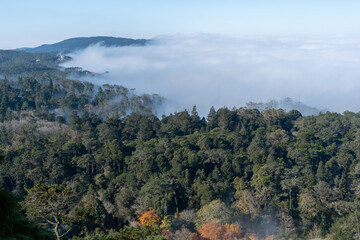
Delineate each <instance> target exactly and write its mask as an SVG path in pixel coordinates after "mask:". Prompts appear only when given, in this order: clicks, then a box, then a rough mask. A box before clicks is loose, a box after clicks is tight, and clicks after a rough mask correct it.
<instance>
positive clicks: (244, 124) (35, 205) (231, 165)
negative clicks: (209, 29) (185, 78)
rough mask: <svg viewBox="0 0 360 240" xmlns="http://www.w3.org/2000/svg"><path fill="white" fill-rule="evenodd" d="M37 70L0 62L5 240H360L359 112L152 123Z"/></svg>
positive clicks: (124, 102) (127, 103)
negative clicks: (1, 72)
mask: <svg viewBox="0 0 360 240" xmlns="http://www.w3.org/2000/svg"><path fill="white" fill-rule="evenodd" d="M23 54H29V53H23ZM0 56H1V55H0ZM29 56H30V55H29ZM47 56H50V55H47ZM31 61H33V60H31ZM56 61H57V60H56ZM40 62H41V60H40ZM34 64H35V65H36V64H39V61H38V62H37V61H36V59H35V63H34ZM44 66H47V68H49V69H51V71H49V69H47V68H45V69H37V68H36V69H37V70H36V71H35V72H36V74H34V71H32V70H31V71H28V72H25V73H24V72H21V74H20V73H18V72H16V71H17V68H14V69H12V68H11V66H10V65H9V66H7V65H4V64H2V65H1V64H0V67H4V68H5V67H6V69H8V71H9V72H8V73H7V74H4V76H3V79H2V80H0V153H1V158H0V162H1V163H0V164H1V168H0V176H1V178H0V179H1V185H2V188H0V202H1V205H0V238H1V239H74V240H81V239H83V240H90V239H102V240H115V239H174V240H177V239H203V240H205V239H210V240H213V239H251V240H254V239H311V238H314V239H315V238H328V239H337V240H340V239H344V240H345V239H359V237H360V226H359V218H360V212H359V210H360V182H359V180H358V179H359V176H360V161H359V159H360V114H357V113H352V112H344V113H343V114H338V113H331V112H326V113H320V114H319V115H317V116H302V115H301V113H300V112H299V111H297V110H291V111H288V112H286V111H284V110H282V109H277V110H276V109H265V110H263V111H259V110H257V109H251V108H234V109H232V110H229V109H227V108H225V107H224V108H220V109H214V108H211V109H210V110H209V114H208V115H207V117H206V118H202V117H200V116H199V115H198V113H197V111H196V107H195V106H194V108H193V109H192V111H187V110H184V111H181V112H176V113H173V114H170V115H167V116H165V115H164V116H162V117H161V118H159V117H158V116H157V115H156V114H154V106H156V104H159V103H161V101H162V98H161V97H160V96H158V95H146V94H144V95H140V96H139V95H136V94H135V92H134V91H132V90H128V89H127V88H125V87H122V86H116V85H103V86H96V85H93V84H92V83H88V82H83V81H77V80H71V79H68V78H67V77H66V74H65V73H64V72H65V71H69V72H72V71H74V69H70V70H66V69H62V70H61V69H60V70H59V69H57V68H55V67H51V65H49V64H47V65H44ZM31 69H33V68H31ZM75 71H78V72H79V73H83V72H81V71H79V70H78V69H75ZM64 74H65V75H64Z"/></svg>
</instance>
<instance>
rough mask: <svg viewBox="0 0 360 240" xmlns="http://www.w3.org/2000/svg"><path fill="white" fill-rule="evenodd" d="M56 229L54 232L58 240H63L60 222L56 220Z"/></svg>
mask: <svg viewBox="0 0 360 240" xmlns="http://www.w3.org/2000/svg"><path fill="white" fill-rule="evenodd" d="M55 222H56V224H55V228H54V232H55V235H56V240H60V239H61V236H60V233H59V228H60V221H59V220H58V219H57V218H55Z"/></svg>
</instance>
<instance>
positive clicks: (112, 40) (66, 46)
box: [16, 37, 150, 53]
mask: <svg viewBox="0 0 360 240" xmlns="http://www.w3.org/2000/svg"><path fill="white" fill-rule="evenodd" d="M148 42H150V40H147V39H131V38H116V37H78V38H70V39H66V40H64V41H61V42H58V43H54V44H44V45H41V46H39V47H35V48H19V49H16V50H18V51H25V52H31V53H50V52H64V53H67V52H73V51H76V50H80V49H84V48H87V47H88V46H90V45H94V44H97V43H100V44H101V45H104V46H106V47H110V46H116V47H120V46H133V45H135V46H144V45H146V44H147V43H148Z"/></svg>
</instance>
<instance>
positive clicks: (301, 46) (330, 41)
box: [63, 34, 360, 115]
mask: <svg viewBox="0 0 360 240" xmlns="http://www.w3.org/2000/svg"><path fill="white" fill-rule="evenodd" d="M359 53H360V37H359V36H351V37H349V36H342V35H337V36H281V37H280V36H277V37H276V36H272V37H269V36H252V37H250V36H240V37H229V36H222V35H210V34H193V35H176V36H160V37H157V38H155V39H153V40H152V42H151V44H149V45H147V46H144V47H139V46H130V47H109V48H106V47H103V46H101V44H97V45H94V46H91V47H89V48H87V49H85V50H82V51H79V52H76V53H72V54H71V57H72V60H71V61H69V62H66V63H65V64H64V65H63V66H64V67H81V68H83V69H85V70H89V71H92V72H96V73H103V74H101V75H100V77H91V78H90V77H88V78H85V79H84V80H87V81H92V82H94V83H95V84H103V83H109V84H119V85H123V86H125V87H127V88H135V89H136V92H137V93H157V94H160V95H162V96H163V97H165V98H166V99H167V101H166V104H165V105H164V106H163V107H162V109H160V110H159V111H161V112H162V113H171V112H175V111H181V110H183V109H191V108H192V106H193V105H196V106H197V109H198V111H199V113H200V114H202V115H204V114H206V113H207V112H208V111H209V109H210V107H211V106H214V107H215V108H219V107H223V106H227V107H228V108H232V107H234V106H236V107H241V106H244V105H245V103H246V102H249V101H253V102H267V101H269V100H271V99H276V100H279V99H283V98H285V97H291V98H293V99H295V100H297V101H301V102H303V103H305V104H307V105H309V106H313V107H316V108H319V109H328V110H330V111H337V112H343V111H345V110H350V111H355V112H358V111H359V110H360V94H359V93H360V54H359Z"/></svg>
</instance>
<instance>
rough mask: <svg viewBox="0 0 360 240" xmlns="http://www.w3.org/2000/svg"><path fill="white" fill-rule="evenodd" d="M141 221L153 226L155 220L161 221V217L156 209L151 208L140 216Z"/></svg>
mask: <svg viewBox="0 0 360 240" xmlns="http://www.w3.org/2000/svg"><path fill="white" fill-rule="evenodd" d="M139 221H140V224H141V225H145V226H148V227H151V226H152V225H153V223H154V222H156V223H157V224H159V223H160V221H161V219H160V217H159V215H157V214H156V213H155V210H154V209H151V208H149V211H146V212H144V213H143V214H142V215H141V216H140V217H139Z"/></svg>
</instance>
